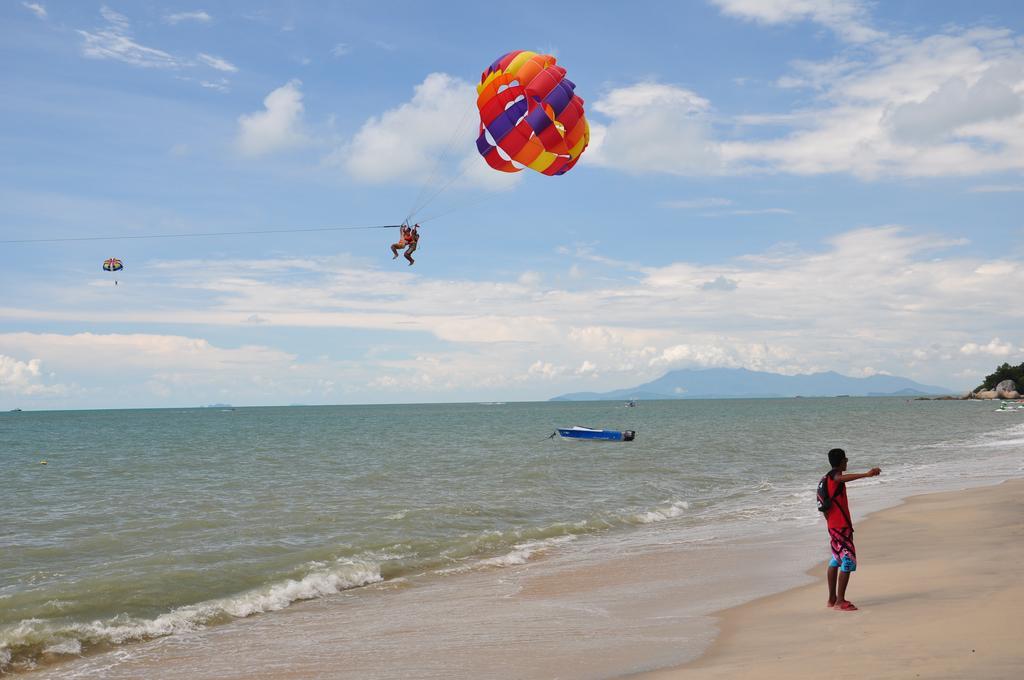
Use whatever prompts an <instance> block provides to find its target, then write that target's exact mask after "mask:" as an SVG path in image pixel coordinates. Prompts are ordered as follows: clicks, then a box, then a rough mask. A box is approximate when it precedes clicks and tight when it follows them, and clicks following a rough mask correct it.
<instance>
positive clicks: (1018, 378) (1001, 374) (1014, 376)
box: [975, 362, 1024, 391]
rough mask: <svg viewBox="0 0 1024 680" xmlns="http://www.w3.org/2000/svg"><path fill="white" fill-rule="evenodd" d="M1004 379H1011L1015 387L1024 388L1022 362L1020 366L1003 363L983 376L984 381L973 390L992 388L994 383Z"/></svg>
mask: <svg viewBox="0 0 1024 680" xmlns="http://www.w3.org/2000/svg"><path fill="white" fill-rule="evenodd" d="M1004 380H1012V381H1013V382H1015V383H1017V389H1021V388H1024V362H1021V365H1020V366H1011V365H1010V364H1003V365H1002V366H1000V367H999V368H997V369H996V372H995V373H993V374H992V375H989V376H987V377H986V378H985V382H983V383H981V385H979V386H978V387H977V388H975V391H978V390H994V389H995V388H996V385H998V384H999V383H1001V382H1002V381H1004Z"/></svg>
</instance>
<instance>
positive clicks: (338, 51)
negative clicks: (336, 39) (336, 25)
mask: <svg viewBox="0 0 1024 680" xmlns="http://www.w3.org/2000/svg"><path fill="white" fill-rule="evenodd" d="M346 54H352V46H351V45H349V44H347V43H337V44H336V45H335V46H334V47H332V48H331V56H334V57H344V56H345V55H346Z"/></svg>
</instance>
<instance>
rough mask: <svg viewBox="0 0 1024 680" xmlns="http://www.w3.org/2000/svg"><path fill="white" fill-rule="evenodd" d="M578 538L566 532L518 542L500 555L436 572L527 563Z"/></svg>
mask: <svg viewBox="0 0 1024 680" xmlns="http://www.w3.org/2000/svg"><path fill="white" fill-rule="evenodd" d="M576 538H577V537H576V536H575V535H573V534H566V535H563V536H553V537H551V538H545V539H542V540H536V541H526V542H525V543H518V544H516V545H514V546H512V550H511V551H509V552H508V553H506V554H504V555H499V556H497V557H488V558H486V559H482V560H478V561H476V562H474V563H473V564H465V565H460V566H457V567H449V568H447V569H439V570H438V571H437V572H436V573H437V574H458V573H463V572H467V571H474V570H476V569H481V568H488V567H491V568H493V567H498V568H502V567H514V566H518V565H522V564H526V563H527V562H528V561H529V560H530V558H531V557H533V556H534V555H537V554H542V553H545V552H547V551H549V550H551V549H552V548H554V547H556V546H559V545H563V544H565V543H570V542H572V541H575V540H576Z"/></svg>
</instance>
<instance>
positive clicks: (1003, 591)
mask: <svg viewBox="0 0 1024 680" xmlns="http://www.w3.org/2000/svg"><path fill="white" fill-rule="evenodd" d="M850 489H851V491H850V495H851V504H856V502H857V494H856V483H853V484H851V485H850ZM824 533H825V532H824V529H823V530H822V540H823V541H824V540H825V536H824ZM855 538H856V542H857V556H858V560H859V565H858V571H857V572H856V573H855V574H854V575H853V577H852V578H851V580H850V587H849V589H848V591H847V598H848V599H849V600H850V601H852V602H854V603H855V604H856V605H857V606H858V607H859V608H860V609H859V611H856V612H840V611H835V610H830V609H827V608H826V606H825V605H826V599H827V594H828V590H827V588H826V585H825V579H824V576H825V565H824V564H821V565H820V566H818V567H816V568H815V569H813V570H812V571H811V572H808V573H809V574H811V575H812V576H815V577H816V578H817V581H816V582H815V583H814V584H812V585H809V586H804V587H800V588H795V589H793V590H789V591H786V592H783V593H779V594H777V595H773V596H770V597H766V598H763V599H760V600H757V601H754V602H751V603H749V604H745V605H741V606H739V607H735V608H733V609H730V610H727V611H725V612H723V613H722V616H721V634H720V635H719V637H718V638H717V639H716V640H715V642H714V643H713V644H712V646H711V648H710V649H709V650H708V652H707V653H705V654H704V655H703V656H701V657H700V658H698V659H697V660H696V661H694V662H692V663H689V664H687V665H684V666H679V667H676V668H671V669H666V670H661V671H656V672H651V673H643V674H640V675H635V676H631V677H632V678H634V679H636V680H700V679H703V678H739V677H751V676H753V677H757V678H761V679H764V678H787V679H790V678H815V679H817V680H820V679H821V678H857V679H858V680H863V679H864V678H972V679H980V678H1020V677H1024V634H1022V632H1021V625H1020V616H1021V614H1020V613H1021V607H1022V606H1024V585H1022V583H1021V580H1020V575H1019V574H1020V565H1021V561H1022V559H1024V480H1013V481H1009V482H1006V483H1004V484H1001V485H999V486H996V487H985V488H979V489H971V490H967V491H956V492H948V493H939V494H931V495H925V496H917V497H914V498H911V499H909V500H908V501H907V503H905V504H904V505H901V506H899V507H896V508H892V509H889V510H885V511H883V512H880V513H878V514H876V515H873V516H871V517H870V518H868V519H867V520H865V521H862V522H860V523H858V524H857V525H856V535H855Z"/></svg>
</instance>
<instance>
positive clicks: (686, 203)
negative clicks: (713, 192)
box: [661, 198, 732, 210]
mask: <svg viewBox="0 0 1024 680" xmlns="http://www.w3.org/2000/svg"><path fill="white" fill-rule="evenodd" d="M661 205H662V207H664V208H680V209H683V210H687V209H690V208H719V207H722V206H726V205H732V201H731V200H729V199H728V198H691V199H687V200H682V201H662V203H661Z"/></svg>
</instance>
